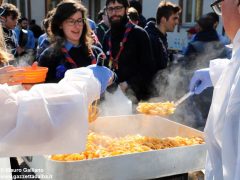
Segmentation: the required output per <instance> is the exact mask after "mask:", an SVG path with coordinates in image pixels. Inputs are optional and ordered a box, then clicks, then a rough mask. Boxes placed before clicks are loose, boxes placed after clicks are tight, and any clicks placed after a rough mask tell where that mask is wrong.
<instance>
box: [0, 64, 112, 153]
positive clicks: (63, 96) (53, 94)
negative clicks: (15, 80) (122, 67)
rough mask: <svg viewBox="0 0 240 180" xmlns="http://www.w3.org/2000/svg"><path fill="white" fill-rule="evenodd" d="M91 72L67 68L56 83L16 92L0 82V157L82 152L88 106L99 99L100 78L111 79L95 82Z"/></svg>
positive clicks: (103, 72) (103, 71)
mask: <svg viewBox="0 0 240 180" xmlns="http://www.w3.org/2000/svg"><path fill="white" fill-rule="evenodd" d="M94 71H95V70H94V69H90V68H87V67H86V68H78V69H71V70H69V71H67V72H66V75H65V77H64V78H63V80H62V81H61V82H59V83H58V84H54V83H53V84H38V85H35V86H33V87H32V88H31V89H30V90H29V91H19V92H17V93H14V92H13V91H12V89H11V87H9V86H7V85H6V84H5V85H0V94H1V96H0V105H1V108H0V113H1V120H0V156H25V155H42V154H58V153H74V152H80V151H83V150H84V149H85V144H86V137H87V134H88V105H89V104H90V103H92V101H93V100H95V99H98V98H99V96H100V89H101V83H102V81H104V83H105V82H108V81H109V78H111V77H109V76H106V78H105V79H104V80H103V79H102V81H98V78H99V77H97V76H98V75H96V74H95V73H94ZM98 71H99V70H98ZM100 71H101V74H109V73H110V72H111V71H110V70H109V69H101V70H100ZM95 76H96V77H95Z"/></svg>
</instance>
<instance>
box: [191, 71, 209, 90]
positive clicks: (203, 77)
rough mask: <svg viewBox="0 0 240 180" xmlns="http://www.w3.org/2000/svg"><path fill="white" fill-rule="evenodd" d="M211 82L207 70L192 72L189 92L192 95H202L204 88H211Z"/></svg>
mask: <svg viewBox="0 0 240 180" xmlns="http://www.w3.org/2000/svg"><path fill="white" fill-rule="evenodd" d="M212 86H213V85H212V81H211V77H210V74H209V68H206V69H200V70H197V71H195V72H194V75H193V77H192V79H191V82H190V86H189V90H190V91H191V92H194V94H200V93H202V92H203V91H204V90H205V89H206V88H208V87H212Z"/></svg>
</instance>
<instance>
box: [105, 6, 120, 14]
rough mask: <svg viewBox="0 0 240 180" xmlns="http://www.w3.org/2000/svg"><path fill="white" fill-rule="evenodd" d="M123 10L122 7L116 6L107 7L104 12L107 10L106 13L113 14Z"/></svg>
mask: <svg viewBox="0 0 240 180" xmlns="http://www.w3.org/2000/svg"><path fill="white" fill-rule="evenodd" d="M123 8H124V7H123V6H116V7H108V8H106V10H107V13H113V11H115V12H117V13H118V12H121V10H122V9H123Z"/></svg>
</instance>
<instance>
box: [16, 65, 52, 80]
mask: <svg viewBox="0 0 240 180" xmlns="http://www.w3.org/2000/svg"><path fill="white" fill-rule="evenodd" d="M19 69H23V70H24V71H23V72H20V73H17V74H16V75H15V76H24V80H23V82H22V83H23V84H36V83H42V82H45V79H46V75H47V72H48V68H47V67H39V66H34V67H31V66H27V67H19Z"/></svg>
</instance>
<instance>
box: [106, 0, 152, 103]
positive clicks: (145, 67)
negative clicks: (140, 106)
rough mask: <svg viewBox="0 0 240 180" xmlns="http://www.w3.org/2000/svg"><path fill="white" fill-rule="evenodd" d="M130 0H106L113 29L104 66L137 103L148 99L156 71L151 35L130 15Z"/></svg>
mask: <svg viewBox="0 0 240 180" xmlns="http://www.w3.org/2000/svg"><path fill="white" fill-rule="evenodd" d="M128 7H129V3H128V1H127V0H107V1H106V12H107V15H108V18H109V23H110V27H111V28H110V30H109V31H108V32H107V34H106V36H105V38H104V42H103V49H104V52H105V53H106V55H107V61H105V65H107V66H108V67H110V68H111V69H112V70H114V71H115V72H116V74H117V76H118V80H117V84H119V85H120V87H121V89H122V90H123V92H125V93H126V95H127V96H128V97H129V98H130V99H131V100H132V101H133V103H137V102H138V101H140V100H145V99H147V98H149V95H150V93H149V87H150V82H151V79H152V77H153V74H154V72H155V66H154V61H153V59H152V52H151V45H150V40H149V37H148V35H147V33H146V31H144V29H142V28H141V27H139V26H136V25H134V24H133V23H132V22H131V21H129V19H128V18H127V10H128Z"/></svg>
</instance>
